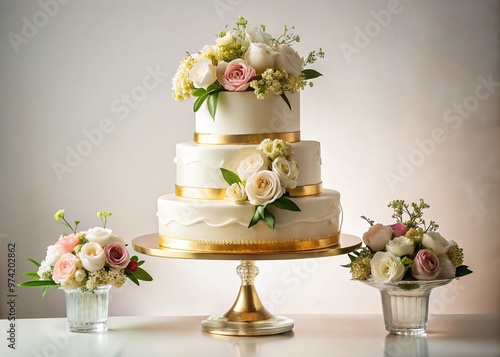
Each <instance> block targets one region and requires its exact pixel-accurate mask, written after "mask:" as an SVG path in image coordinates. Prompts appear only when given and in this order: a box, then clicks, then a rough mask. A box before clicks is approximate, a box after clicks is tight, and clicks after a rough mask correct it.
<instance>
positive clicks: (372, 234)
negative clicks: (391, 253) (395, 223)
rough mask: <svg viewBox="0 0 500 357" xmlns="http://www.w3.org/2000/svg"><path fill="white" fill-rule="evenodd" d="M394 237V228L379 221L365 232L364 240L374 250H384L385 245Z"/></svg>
mask: <svg viewBox="0 0 500 357" xmlns="http://www.w3.org/2000/svg"><path fill="white" fill-rule="evenodd" d="M391 238H392V228H391V227H389V226H384V225H383V224H380V223H377V224H374V225H373V226H371V227H370V228H369V229H368V231H366V232H365V234H363V241H364V242H365V244H366V245H367V246H368V247H370V248H371V249H372V250H373V251H376V252H377V251H380V250H384V248H385V245H386V244H387V242H389V241H390V240H391Z"/></svg>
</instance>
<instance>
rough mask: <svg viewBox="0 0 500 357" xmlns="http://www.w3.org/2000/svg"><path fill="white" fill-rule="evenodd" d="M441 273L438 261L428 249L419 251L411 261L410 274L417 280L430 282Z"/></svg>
mask: <svg viewBox="0 0 500 357" xmlns="http://www.w3.org/2000/svg"><path fill="white" fill-rule="evenodd" d="M440 271H441V267H440V265H439V259H438V257H437V256H436V254H434V253H433V252H431V251H430V250H428V249H422V250H419V251H418V253H417V255H416V256H415V258H414V259H413V266H412V268H411V273H412V275H413V277H414V278H415V279H417V280H432V279H434V278H436V277H437V276H438V274H439V272H440Z"/></svg>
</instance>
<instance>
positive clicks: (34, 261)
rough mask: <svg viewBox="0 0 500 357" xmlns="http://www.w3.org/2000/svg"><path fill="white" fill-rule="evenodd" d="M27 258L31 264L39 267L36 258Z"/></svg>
mask: <svg viewBox="0 0 500 357" xmlns="http://www.w3.org/2000/svg"><path fill="white" fill-rule="evenodd" d="M26 259H27V260H29V261H30V262H32V263H33V264H35V265H36V266H37V267H39V266H40V265H41V264H40V263H39V262H37V261H36V260H33V259H31V258H26Z"/></svg>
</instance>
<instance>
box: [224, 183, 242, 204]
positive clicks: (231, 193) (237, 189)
mask: <svg viewBox="0 0 500 357" xmlns="http://www.w3.org/2000/svg"><path fill="white" fill-rule="evenodd" d="M226 195H227V197H229V198H230V199H231V200H232V201H233V202H236V203H243V202H245V201H246V200H247V193H246V192H245V186H244V185H243V184H242V183H241V182H235V183H233V184H232V185H231V186H228V187H227V189H226Z"/></svg>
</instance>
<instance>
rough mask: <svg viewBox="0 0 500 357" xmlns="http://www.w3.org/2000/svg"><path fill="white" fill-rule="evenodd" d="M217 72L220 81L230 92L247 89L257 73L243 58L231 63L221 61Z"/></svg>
mask: <svg viewBox="0 0 500 357" xmlns="http://www.w3.org/2000/svg"><path fill="white" fill-rule="evenodd" d="M216 73H217V79H218V81H219V83H220V84H222V86H223V87H224V88H225V89H227V90H228V91H230V92H242V91H244V90H246V89H247V88H248V86H249V85H250V83H249V82H250V80H251V79H252V77H255V75H256V73H255V69H254V68H252V67H250V66H249V65H248V64H247V63H246V62H245V61H244V60H242V59H241V58H237V59H235V60H232V61H231V62H229V63H227V62H221V63H219V64H218V65H217V70H216Z"/></svg>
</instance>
